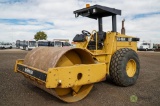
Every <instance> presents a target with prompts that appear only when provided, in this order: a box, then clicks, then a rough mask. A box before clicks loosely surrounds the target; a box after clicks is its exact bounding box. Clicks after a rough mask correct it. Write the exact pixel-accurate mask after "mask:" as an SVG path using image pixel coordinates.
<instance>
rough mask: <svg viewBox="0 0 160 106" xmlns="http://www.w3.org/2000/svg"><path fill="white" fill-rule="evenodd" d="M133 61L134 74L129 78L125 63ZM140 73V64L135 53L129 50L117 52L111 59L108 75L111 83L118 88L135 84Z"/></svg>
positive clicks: (124, 49)
mask: <svg viewBox="0 0 160 106" xmlns="http://www.w3.org/2000/svg"><path fill="white" fill-rule="evenodd" d="M130 59H133V60H134V61H135V63H136V72H135V74H134V75H133V77H129V76H128V75H127V72H126V65H127V62H128V61H129V60H130ZM139 71H140V62H139V58H138V55H137V53H136V52H135V51H134V50H132V49H129V48H123V49H119V50H117V51H116V52H115V53H114V54H113V56H112V59H111V62H110V68H109V74H110V77H111V79H112V81H113V82H114V83H115V84H116V85H119V86H130V85H133V84H135V82H136V80H137V78H138V76H139Z"/></svg>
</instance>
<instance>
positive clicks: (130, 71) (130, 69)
mask: <svg viewBox="0 0 160 106" xmlns="http://www.w3.org/2000/svg"><path fill="white" fill-rule="evenodd" d="M126 72H127V75H128V76H129V77H133V76H134V74H135V73H136V62H135V61H134V60H133V59H130V60H129V61H128V63H127V66H126Z"/></svg>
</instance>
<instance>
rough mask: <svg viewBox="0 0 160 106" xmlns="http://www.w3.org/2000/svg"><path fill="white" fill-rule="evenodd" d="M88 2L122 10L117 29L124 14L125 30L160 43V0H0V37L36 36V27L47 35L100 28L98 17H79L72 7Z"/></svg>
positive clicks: (107, 25)
mask: <svg viewBox="0 0 160 106" xmlns="http://www.w3.org/2000/svg"><path fill="white" fill-rule="evenodd" d="M86 3H90V4H91V5H94V4H99V5H103V6H108V7H113V8H117V9H120V10H122V15H121V16H118V17H117V29H118V32H120V30H121V21H122V20H123V19H124V18H125V20H126V21H125V28H126V34H127V35H132V36H136V37H139V38H140V39H141V40H142V41H152V42H154V43H160V30H159V29H160V25H159V23H160V20H159V18H160V2H159V0H148V1H147V2H146V0H132V1H131V0H66V1H64V0H0V13H1V15H0V32H1V34H0V41H9V42H15V41H16V40H18V39H20V40H30V39H33V36H34V34H35V33H36V32H37V31H45V32H46V33H47V35H48V39H49V40H52V39H56V38H68V39H70V41H71V40H72V38H73V37H74V36H75V35H76V34H77V33H81V30H83V29H85V30H88V31H90V32H91V31H92V30H97V29H98V28H97V27H98V26H97V21H96V20H92V19H88V18H84V17H79V18H75V17H74V14H73V11H74V10H77V9H80V8H84V7H85V4H86ZM103 23H104V26H103V27H104V28H103V29H104V31H110V30H111V19H110V18H104V19H103Z"/></svg>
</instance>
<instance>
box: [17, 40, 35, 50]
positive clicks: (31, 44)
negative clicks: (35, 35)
mask: <svg viewBox="0 0 160 106" xmlns="http://www.w3.org/2000/svg"><path fill="white" fill-rule="evenodd" d="M35 47H37V42H36V41H35V40H28V41H26V40H23V41H20V40H17V41H16V48H20V49H22V50H32V49H34V48H35Z"/></svg>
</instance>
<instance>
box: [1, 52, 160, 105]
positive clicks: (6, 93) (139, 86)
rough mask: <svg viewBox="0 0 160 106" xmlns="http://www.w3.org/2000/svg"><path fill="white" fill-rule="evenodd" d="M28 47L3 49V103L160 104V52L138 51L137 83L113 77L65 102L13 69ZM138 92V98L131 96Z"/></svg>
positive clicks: (136, 94)
mask: <svg viewBox="0 0 160 106" xmlns="http://www.w3.org/2000/svg"><path fill="white" fill-rule="evenodd" d="M26 54H27V51H22V50H16V49H12V50H0V106H26V105H28V106H68V105H69V106H70V105H71V106H75V105H76V106H107V105H108V106H135V105H137V106H160V68H159V65H160V52H156V53H155V52H138V54H139V58H140V61H141V69H140V71H141V72H140V75H139V79H138V80H137V83H136V84H135V85H133V86H130V87H119V86H116V85H114V84H113V83H112V82H111V80H110V78H107V80H106V81H105V82H100V83H97V84H94V87H93V89H92V91H91V92H90V94H89V95H88V96H87V97H86V98H85V99H83V100H81V101H78V102H75V103H70V104H69V103H64V102H63V101H61V100H59V99H57V98H56V97H54V96H52V95H50V94H48V93H46V92H45V91H43V90H41V89H39V88H37V87H35V86H33V85H31V84H30V83H28V82H27V81H26V80H25V79H24V77H23V75H21V74H17V73H14V72H13V70H14V65H15V60H16V59H23V58H24V56H25V55H26ZM132 95H135V96H136V97H137V101H136V102H131V101H130V97H131V96H132Z"/></svg>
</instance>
